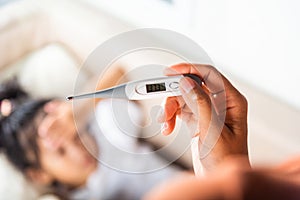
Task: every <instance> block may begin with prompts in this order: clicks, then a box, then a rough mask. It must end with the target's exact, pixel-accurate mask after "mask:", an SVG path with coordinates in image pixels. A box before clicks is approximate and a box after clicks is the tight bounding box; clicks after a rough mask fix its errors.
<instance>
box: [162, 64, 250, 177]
mask: <svg viewBox="0 0 300 200" xmlns="http://www.w3.org/2000/svg"><path fill="white" fill-rule="evenodd" d="M188 73H189V74H195V75H197V76H199V77H200V78H201V79H202V80H203V82H204V83H205V84H202V85H199V84H198V83H196V82H195V81H194V80H192V79H190V78H188V77H185V78H182V79H181V81H180V90H181V92H182V96H180V97H169V98H167V100H166V103H165V105H164V113H163V114H162V115H161V116H160V117H159V118H158V121H159V122H161V123H164V125H163V127H164V128H163V130H162V133H163V134H165V135H168V134H171V133H172V131H173V130H174V127H175V124H176V118H177V117H180V118H181V119H182V120H183V121H184V122H185V123H186V124H187V126H188V127H189V128H190V131H191V133H192V134H193V135H194V136H199V139H200V141H201V142H199V152H200V161H201V164H202V166H203V169H204V171H211V170H213V169H214V168H216V167H217V166H218V165H219V164H220V163H222V161H223V160H224V159H226V158H227V157H230V156H232V155H245V156H248V150H247V100H246V98H245V97H244V96H243V95H242V94H241V93H240V92H239V91H238V90H237V89H236V88H235V87H234V86H233V85H232V84H231V83H230V82H229V81H228V80H227V79H226V78H225V77H224V76H223V75H222V74H221V73H219V72H218V71H217V70H216V69H215V68H214V67H212V66H209V65H200V64H188V63H183V64H178V65H174V66H171V67H170V68H168V69H167V70H166V72H165V74H166V75H169V76H171V75H178V74H188ZM207 136H209V137H207ZM206 137H207V138H206ZM211 141H212V142H211ZM207 144H208V145H207ZM203 145H206V146H203ZM207 146H208V148H207ZM201 147H204V148H203V149H201ZM202 150H203V151H202ZM201 151H202V153H203V152H204V153H203V154H202V155H201Z"/></svg>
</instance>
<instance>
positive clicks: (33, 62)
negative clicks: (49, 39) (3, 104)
mask: <svg viewBox="0 0 300 200" xmlns="http://www.w3.org/2000/svg"><path fill="white" fill-rule="evenodd" d="M78 72H79V63H78V62H77V60H76V59H75V58H74V57H73V56H72V54H71V53H70V52H68V51H67V49H65V48H64V47H63V46H61V45H59V44H51V45H48V46H46V47H44V48H42V49H40V50H38V51H36V52H33V53H32V54H30V55H28V56H27V57H26V58H25V59H24V61H23V63H22V68H21V70H20V71H19V73H18V77H19V81H20V83H21V84H22V85H23V86H24V88H25V89H26V90H27V91H29V92H30V93H32V94H33V95H34V96H38V97H53V96H55V97H65V96H67V95H69V94H71V93H73V87H74V84H75V81H76V78H77V74H78ZM80 81H81V82H82V83H84V81H85V80H80Z"/></svg>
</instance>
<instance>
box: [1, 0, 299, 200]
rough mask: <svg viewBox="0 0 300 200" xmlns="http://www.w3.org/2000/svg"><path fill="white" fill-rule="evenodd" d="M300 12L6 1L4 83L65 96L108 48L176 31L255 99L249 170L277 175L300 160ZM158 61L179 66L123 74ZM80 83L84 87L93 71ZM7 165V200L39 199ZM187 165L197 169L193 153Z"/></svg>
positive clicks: (135, 2)
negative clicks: (142, 35) (265, 168)
mask: <svg viewBox="0 0 300 200" xmlns="http://www.w3.org/2000/svg"><path fill="white" fill-rule="evenodd" d="M299 9H300V2H299V1H297V0H264V1H259V0H251V1H250V0H226V1H224V0H211V1H204V0H110V1H106V0H36V1H34V0H15V1H14V0H6V1H5V0H0V80H1V82H2V81H4V80H5V79H7V78H9V77H11V76H13V75H17V76H18V77H19V80H20V82H21V83H22V85H23V86H24V87H26V88H27V89H28V90H29V91H30V92H32V93H33V94H35V95H38V96H52V95H56V96H65V95H66V94H70V93H72V91H73V87H74V83H75V81H76V77H77V74H78V72H79V70H80V66H82V64H83V63H84V61H85V59H86V58H87V57H88V55H89V54H90V53H91V52H92V51H93V50H94V49H95V48H96V47H97V46H98V45H100V44H101V43H102V42H104V41H106V40H108V39H110V38H111V37H112V36H114V35H117V34H119V33H122V32H124V31H129V30H133V29H135V28H145V27H147V28H152V27H154V28H164V29H169V30H174V31H177V32H179V33H181V34H184V35H186V36H187V37H189V38H191V39H192V40H194V41H195V42H197V43H198V44H199V45H200V46H201V47H203V48H204V49H205V51H206V52H207V53H208V55H209V56H210V57H211V59H212V60H213V62H214V64H215V66H216V67H217V68H218V69H219V70H220V71H221V72H222V73H224V74H225V75H226V76H227V77H228V78H229V79H230V80H231V81H232V82H233V84H234V85H236V87H237V88H238V89H239V90H240V91H241V92H242V93H243V94H244V95H245V96H246V97H247V99H248V101H249V148H250V158H251V162H252V163H253V165H261V164H269V165H273V164H276V163H279V162H281V161H283V160H285V159H288V158H289V157H292V156H294V155H297V154H298V155H299V153H300V148H299V146H300V123H299V122H300V93H299V92H297V91H299V89H298V87H299V86H300V79H299V78H298V74H299V73H298V72H299V67H300V59H299V52H300V38H299V35H300V13H299ZM161 39H162V40H163V38H161ZM128 42H130V41H128ZM178 44H179V45H178V48H181V49H182V48H184V50H185V51H186V53H194V52H189V47H188V46H181V45H180V41H178ZM120 45H122V44H120ZM116 48H118V47H116ZM153 59H156V60H155V62H157V63H163V64H165V65H171V64H175V63H176V59H174V58H169V57H167V56H165V57H164V56H161V57H160V56H159V55H155V56H153V53H150V54H147V53H146V54H143V56H142V57H141V56H140V55H135V56H131V57H129V58H126V61H123V65H124V67H125V68H126V67H128V69H132V67H133V66H135V65H138V63H139V61H140V60H153ZM82 73H86V74H85V77H86V79H84V78H82V79H81V80H77V81H82V84H84V83H85V82H86V80H87V79H88V78H89V77H90V76H91V75H92V74H93V71H86V72H82ZM83 77H84V76H83ZM147 131H151V130H147ZM164 140H165V139H164V138H157V139H155V140H153V142H154V143H156V145H163V144H164V142H165V141H164ZM174 151H176V148H174ZM171 153H172V152H171ZM2 160H3V161H2ZM2 160H1V162H3V164H0V168H3V169H0V179H1V183H0V196H1V193H7V192H11V195H12V196H11V197H12V198H17V197H16V196H13V195H20V196H23V197H26V195H27V196H30V195H32V194H33V193H34V191H31V190H30V189H28V187H29V186H27V185H26V183H25V182H22V181H21V178H20V177H18V176H17V175H12V174H15V172H14V170H13V169H10V168H9V166H7V164H5V163H6V161H5V160H4V159H2ZM182 162H183V163H184V164H185V165H188V166H190V165H191V162H190V155H189V153H186V154H185V155H184V156H183V158H182ZM13 176H15V177H16V178H15V179H14V178H11V177H13ZM8 177H9V178H8ZM4 180H5V181H4ZM7 180H10V181H11V183H10V182H9V181H8V182H7ZM16 183H18V184H16ZM22 184H23V185H22ZM12 185H13V187H12ZM18 185H20V186H18ZM12 198H10V199H12ZM0 199H1V197H0Z"/></svg>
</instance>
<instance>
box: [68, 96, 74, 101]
mask: <svg viewBox="0 0 300 200" xmlns="http://www.w3.org/2000/svg"><path fill="white" fill-rule="evenodd" d="M66 99H67V101H71V100H73V99H74V96H68V97H66Z"/></svg>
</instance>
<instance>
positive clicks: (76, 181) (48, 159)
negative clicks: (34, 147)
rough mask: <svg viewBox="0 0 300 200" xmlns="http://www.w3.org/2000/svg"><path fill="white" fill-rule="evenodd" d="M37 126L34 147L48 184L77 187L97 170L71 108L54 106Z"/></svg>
mask: <svg viewBox="0 0 300 200" xmlns="http://www.w3.org/2000/svg"><path fill="white" fill-rule="evenodd" d="M52 104H53V105H51V106H52V107H51V106H50V107H51V108H50V111H49V110H48V111H47V109H49V108H47V107H46V108H45V109H46V110H45V111H46V113H47V115H46V117H45V118H44V119H43V120H42V122H41V123H40V125H39V131H38V132H39V136H40V137H38V140H37V144H38V147H39V151H40V152H39V157H40V163H41V168H42V170H43V171H44V172H45V173H47V175H48V176H49V177H51V180H52V181H53V180H57V181H59V182H61V183H64V184H67V185H69V186H73V187H78V186H81V185H83V184H85V183H86V181H87V178H88V176H89V175H90V174H91V173H92V172H93V171H94V170H95V169H96V167H97V161H96V159H95V158H94V157H93V156H92V155H91V154H90V153H89V152H88V151H87V150H86V148H85V147H84V146H83V144H82V142H81V140H80V138H79V136H78V134H77V131H76V126H75V123H74V120H73V114H72V109H71V106H70V105H68V104H66V103H64V102H55V103H53V102H52Z"/></svg>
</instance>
